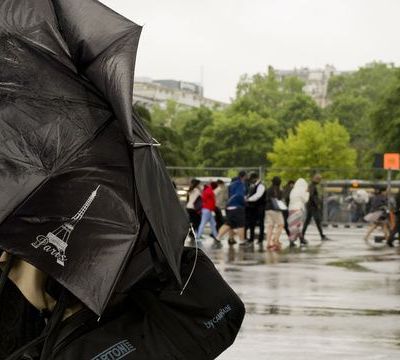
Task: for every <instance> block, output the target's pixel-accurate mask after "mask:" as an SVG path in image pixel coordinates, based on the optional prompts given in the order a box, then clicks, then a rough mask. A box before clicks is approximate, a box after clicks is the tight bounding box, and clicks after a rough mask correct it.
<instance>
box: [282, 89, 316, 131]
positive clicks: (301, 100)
mask: <svg viewBox="0 0 400 360" xmlns="http://www.w3.org/2000/svg"><path fill="white" fill-rule="evenodd" d="M276 118H277V120H278V122H279V124H280V134H281V135H284V134H286V133H287V130H289V129H292V128H294V127H295V126H296V125H297V124H298V123H299V122H302V121H304V120H307V119H316V120H319V119H320V118H321V109H320V107H319V106H318V105H317V103H316V102H315V101H314V100H313V99H312V98H311V97H309V96H308V95H305V94H302V93H299V94H295V95H294V96H293V97H291V98H289V99H287V100H286V101H285V102H284V104H283V105H282V107H281V108H280V110H279V111H277V115H276Z"/></svg>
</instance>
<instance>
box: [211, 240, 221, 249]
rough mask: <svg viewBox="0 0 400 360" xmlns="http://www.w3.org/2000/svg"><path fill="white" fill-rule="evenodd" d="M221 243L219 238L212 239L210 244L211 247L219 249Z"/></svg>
mask: <svg viewBox="0 0 400 360" xmlns="http://www.w3.org/2000/svg"><path fill="white" fill-rule="evenodd" d="M221 248H222V244H221V241H219V240H214V244H212V245H211V249H221Z"/></svg>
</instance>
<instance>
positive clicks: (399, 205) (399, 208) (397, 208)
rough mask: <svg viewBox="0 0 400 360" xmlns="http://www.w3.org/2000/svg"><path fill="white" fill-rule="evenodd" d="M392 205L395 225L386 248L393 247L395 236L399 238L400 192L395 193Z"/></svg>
mask: <svg viewBox="0 0 400 360" xmlns="http://www.w3.org/2000/svg"><path fill="white" fill-rule="evenodd" d="M395 202H396V203H395V205H394V215H395V225H394V227H393V228H392V229H391V231H390V235H389V239H388V241H387V244H388V246H390V247H394V244H393V243H394V240H395V236H396V234H398V236H399V237H400V191H398V192H397V194H396V197H395Z"/></svg>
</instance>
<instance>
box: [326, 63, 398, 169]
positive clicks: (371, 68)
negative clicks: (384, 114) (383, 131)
mask: <svg viewBox="0 0 400 360" xmlns="http://www.w3.org/2000/svg"><path fill="white" fill-rule="evenodd" d="M395 80H396V68H394V67H393V65H387V64H383V63H376V62H375V63H372V64H369V65H367V66H365V67H362V68H360V69H359V70H358V71H356V72H354V73H349V74H342V75H338V76H333V77H332V78H331V79H330V80H329V85H328V99H329V102H330V105H329V106H328V107H327V108H326V109H325V110H324V117H325V118H326V119H331V120H332V119H338V120H339V122H340V123H341V124H342V125H344V126H345V127H346V129H347V130H348V131H349V133H350V137H351V145H352V146H353V147H354V148H355V149H356V150H357V153H358V159H357V165H358V167H364V168H366V167H368V168H369V167H371V164H372V157H373V153H375V152H377V151H378V149H379V148H380V147H381V146H382V144H381V141H380V138H378V139H377V138H376V137H375V136H374V134H373V127H372V120H371V114H372V111H373V109H374V108H375V106H376V104H377V103H379V102H380V99H381V98H382V97H383V96H384V94H386V93H387V91H388V89H390V88H392V87H393V84H394V83H395Z"/></svg>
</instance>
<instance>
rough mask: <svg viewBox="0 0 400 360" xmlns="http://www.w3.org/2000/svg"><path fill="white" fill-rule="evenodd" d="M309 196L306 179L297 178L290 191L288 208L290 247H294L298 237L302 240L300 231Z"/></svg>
mask: <svg viewBox="0 0 400 360" xmlns="http://www.w3.org/2000/svg"><path fill="white" fill-rule="evenodd" d="M309 198H310V193H309V192H308V184H307V181H305V180H304V179H302V178H300V179H298V180H297V181H296V182H295V184H294V186H293V189H292V191H291V192H290V201H289V209H288V212H289V216H288V226H289V242H290V247H295V246H296V241H297V240H298V239H300V243H301V241H302V236H301V232H302V229H303V224H304V220H305V218H306V204H307V202H308V200H309Z"/></svg>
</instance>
